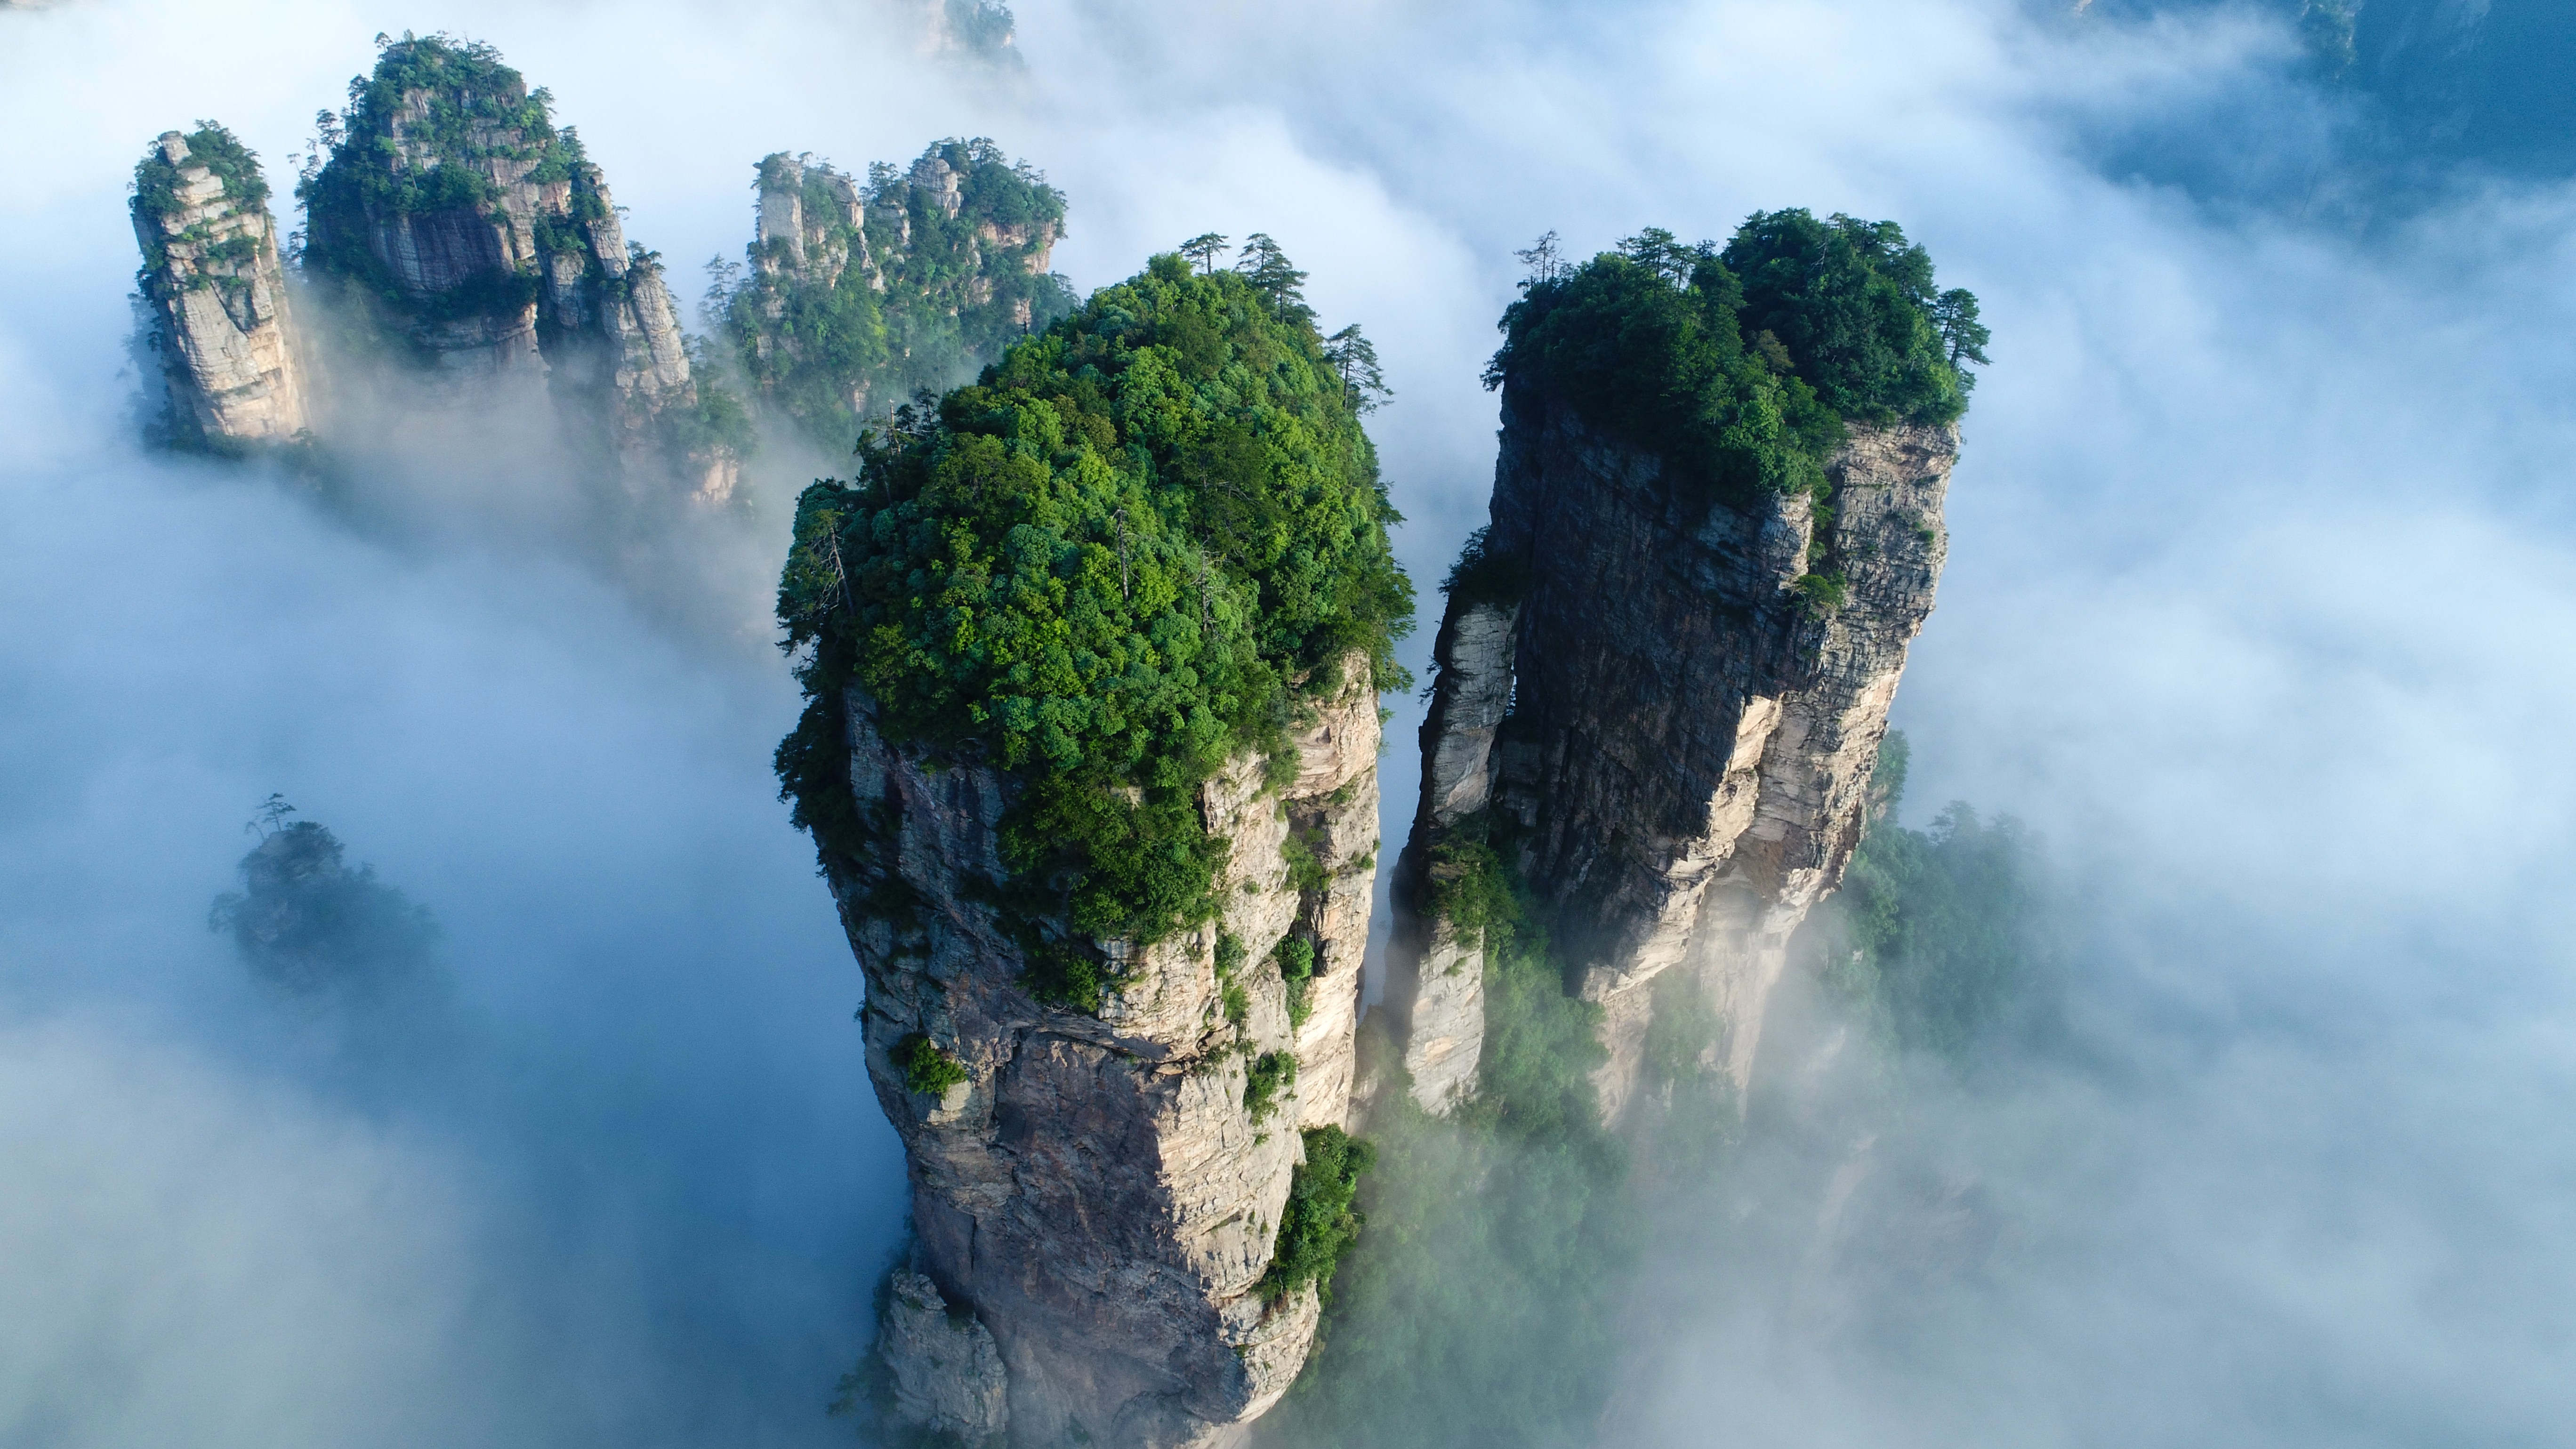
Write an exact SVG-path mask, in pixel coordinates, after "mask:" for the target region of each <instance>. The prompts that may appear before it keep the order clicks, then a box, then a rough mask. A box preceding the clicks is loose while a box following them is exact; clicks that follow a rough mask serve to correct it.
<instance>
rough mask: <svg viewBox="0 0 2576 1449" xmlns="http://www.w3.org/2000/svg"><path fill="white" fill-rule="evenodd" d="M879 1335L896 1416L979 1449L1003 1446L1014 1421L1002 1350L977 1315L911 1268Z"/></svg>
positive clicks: (891, 1293)
mask: <svg viewBox="0 0 2576 1449" xmlns="http://www.w3.org/2000/svg"><path fill="white" fill-rule="evenodd" d="M877 1333H878V1342H877V1353H878V1356H879V1357H881V1358H883V1359H884V1360H885V1364H886V1369H887V1371H888V1375H889V1376H890V1377H891V1378H892V1379H893V1381H894V1382H893V1389H894V1413H895V1417H896V1418H897V1419H899V1420H901V1421H902V1422H903V1423H906V1424H909V1425H911V1426H913V1427H914V1428H917V1429H923V1430H927V1431H929V1432H930V1433H933V1434H949V1435H954V1436H955V1437H956V1438H958V1439H960V1440H962V1441H964V1442H965V1443H967V1444H969V1445H974V1446H977V1449H981V1446H983V1445H985V1444H988V1443H993V1444H998V1443H1000V1442H1002V1437H1001V1436H1002V1435H1004V1434H1005V1433H1006V1432H1008V1430H1009V1428H1010V1424H1011V1406H1010V1396H1009V1392H1008V1383H1007V1380H1006V1379H1005V1378H1004V1376H1003V1373H1002V1352H1001V1350H1000V1349H999V1348H997V1347H995V1346H994V1343H993V1334H992V1331H991V1330H990V1329H987V1328H986V1327H985V1326H984V1325H983V1324H982V1323H981V1322H978V1321H977V1320H976V1318H975V1315H974V1314H972V1313H968V1312H960V1311H957V1310H955V1309H952V1308H951V1307H950V1306H949V1303H948V1300H947V1299H946V1298H945V1297H943V1296H941V1294H940V1292H939V1285H938V1284H936V1283H934V1282H932V1281H930V1280H929V1279H928V1278H925V1277H923V1276H922V1275H921V1274H919V1273H915V1272H911V1271H909V1270H906V1271H903V1272H899V1273H896V1274H895V1275H894V1278H893V1281H892V1282H890V1283H888V1284H887V1285H886V1306H885V1314H884V1316H883V1317H882V1318H881V1319H880V1320H879V1321H878V1324H877Z"/></svg>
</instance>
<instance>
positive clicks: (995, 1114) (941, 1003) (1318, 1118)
mask: <svg viewBox="0 0 2576 1449" xmlns="http://www.w3.org/2000/svg"><path fill="white" fill-rule="evenodd" d="M847 704H848V708H849V718H850V748H851V780H852V785H853V788H854V790H855V792H856V794H857V797H858V799H859V801H860V804H861V808H862V809H863V810H865V811H868V812H870V813H871V814H872V815H873V817H874V818H875V819H876V820H878V821H879V822H881V829H882V831H883V832H884V833H883V834H882V835H881V836H880V844H879V846H878V847H877V856H876V858H875V859H873V860H871V861H866V862H857V861H848V862H841V863H839V864H836V865H835V867H834V869H833V871H832V885H833V890H834V894H835V896H836V898H837V899H838V900H839V901H840V903H841V910H842V918H843V921H844V923H845V924H846V926H847V927H848V930H849V935H850V940H851V944H852V947H853V949H854V950H855V951H856V953H857V955H858V958H859V961H860V963H861V965H862V967H863V968H864V969H865V971H866V974H867V981H868V1003H867V1008H866V1011H865V1014H864V1015H865V1021H866V1032H867V1041H868V1060H869V1068H870V1074H871V1076H872V1078H873V1079H874V1081H875V1083H876V1088H877V1094H878V1097H879V1099H880V1100H881V1101H882V1102H883V1103H884V1105H885V1109H886V1113H887V1116H888V1117H889V1118H890V1119H891V1120H892V1121H893V1122H894V1124H895V1127H896V1130H897V1131H898V1132H899V1133H900V1134H901V1135H902V1137H903V1139H904V1144H905V1147H906V1149H907V1152H908V1154H909V1157H910V1162H911V1172H912V1180H913V1218H914V1225H915V1229H916V1231H917V1233H918V1235H919V1244H920V1254H921V1261H922V1265H923V1271H925V1272H926V1273H927V1274H928V1275H929V1276H931V1277H933V1278H935V1279H936V1280H937V1281H938V1283H939V1284H941V1285H942V1287H943V1289H944V1291H946V1292H947V1293H948V1295H949V1299H950V1301H951V1302H954V1303H961V1304H966V1305H971V1307H972V1309H973V1312H974V1313H975V1315H976V1317H977V1318H978V1319H979V1320H980V1321H981V1322H982V1323H983V1324H985V1325H986V1326H987V1327H989V1328H990V1329H991V1331H992V1333H993V1336H994V1338H995V1340H996V1342H997V1344H998V1347H999V1350H1000V1354H1001V1359H1002V1362H1003V1364H1004V1365H1005V1366H1006V1368H1007V1371H1008V1379H1009V1403H1010V1419H1011V1424H1012V1433H1013V1436H1014V1441H1015V1442H1016V1443H1019V1444H1022V1445H1027V1446H1038V1449H1051V1446H1056V1445H1070V1444H1074V1443H1080V1442H1091V1443H1096V1444H1102V1445H1121V1446H1129V1445H1132V1446H1177V1445H1212V1444H1220V1443H1227V1442H1231V1441H1232V1438H1233V1436H1234V1435H1235V1434H1236V1433H1237V1432H1238V1428H1239V1426H1240V1425H1241V1424H1243V1423H1245V1422H1246V1421H1248V1420H1250V1419H1252V1418H1253V1417H1255V1416H1257V1415H1259V1414H1260V1413H1262V1412H1263V1411H1265V1410H1266V1409H1268V1408H1269V1407H1270V1406H1271V1405H1272V1404H1274V1403H1276V1402H1277V1401H1278V1398H1279V1396H1280V1395H1281V1394H1282V1393H1284V1392H1286V1390H1287V1388H1288V1386H1289V1384H1290V1383H1291V1382H1292V1381H1293V1380H1294V1378H1295V1377H1296V1374H1297V1371H1298V1369H1299V1368H1300V1367H1301V1366H1302V1365H1303V1363H1304V1361H1305V1356H1306V1351H1307V1348H1308V1347H1309V1345H1310V1344H1311V1343H1312V1341H1313V1337H1314V1328H1315V1324H1316V1321H1317V1318H1318V1313H1319V1305H1318V1301H1317V1296H1316V1293H1315V1291H1314V1290H1313V1289H1312V1288H1307V1289H1304V1290H1301V1291H1299V1292H1296V1293H1293V1294H1290V1295H1287V1296H1286V1297H1285V1298H1284V1299H1283V1300H1280V1301H1277V1302H1272V1301H1269V1300H1267V1299H1266V1298H1265V1297H1264V1296H1263V1295H1262V1294H1261V1293H1260V1292H1259V1291H1258V1289H1257V1288H1256V1286H1255V1285H1256V1284H1257V1283H1258V1282H1259V1280H1260V1278H1261V1276H1262V1274H1263V1273H1264V1272H1265V1271H1266V1270H1267V1268H1268V1266H1269V1262H1270V1255H1271V1250H1272V1247H1273V1244H1274V1241H1275V1238H1276V1234H1277V1230H1278V1223H1279V1216H1280V1211H1281V1208H1282V1206H1283V1204H1284V1203H1285V1202H1286V1200H1287V1194H1288V1186H1289V1178H1290V1175H1291V1172H1292V1171H1293V1169H1294V1168H1295V1166H1296V1163H1297V1161H1298V1157H1299V1154H1300V1152H1301V1150H1302V1147H1301V1142H1300V1138H1299V1135H1298V1128H1299V1127H1301V1126H1313V1125H1320V1124H1322V1123H1326V1122H1340V1121H1341V1120H1342V1119H1343V1117H1344V1116H1345V1114H1346V1113H1347V1112H1348V1110H1349V1102H1350V1087H1351V1073H1352V1050H1353V1042H1352V1031H1353V1025H1354V1023H1355V1021H1356V1017H1357V1012H1358V999H1359V986H1360V958H1361V955H1362V953H1363V951H1364V950H1365V947H1366V944H1367V930H1368V915H1369V892H1370V890H1371V882H1372V876H1373V871H1372V870H1371V869H1370V868H1369V867H1370V866H1371V864H1372V863H1373V859H1374V852H1375V850H1376V846H1377V839H1376V815H1377V790H1376V756H1377V736H1378V719H1377V709H1376V696H1375V694H1374V692H1373V691H1372V690H1371V688H1370V682H1369V678H1368V669H1367V665H1366V662H1365V660H1364V659H1363V658H1356V657H1355V658H1354V659H1353V661H1351V664H1350V666H1349V679H1348V684H1347V686H1346V688H1345V690H1344V691H1343V692H1342V694H1341V695H1340V696H1339V697H1338V698H1336V699H1334V700H1333V701H1332V702H1331V703H1330V704H1329V705H1328V706H1327V707H1325V708H1323V709H1322V710H1320V711H1319V712H1318V713H1317V715H1316V717H1315V718H1314V719H1312V720H1311V721H1309V722H1308V724H1307V725H1306V727H1305V728H1304V729H1303V731H1302V732H1301V733H1300V734H1299V735H1298V736H1297V738H1296V744H1297V747H1298V752H1299V770H1298V774H1297V778H1296V781H1295V782H1294V783H1293V784H1292V785H1290V786H1288V787H1287V788H1286V790H1285V791H1265V789H1264V787H1263V784H1262V769H1261V762H1260V760H1259V759H1257V758H1246V759H1244V760H1241V761H1238V762H1237V764H1236V766H1235V767H1234V768H1233V769H1231V770H1229V771H1227V772H1226V773H1224V774H1222V775H1220V776H1219V777H1217V778H1215V779H1212V780H1210V781H1208V782H1207V783H1206V785H1205V786H1204V787H1203V788H1202V790H1201V794H1200V805H1201V809H1202V810H1203V811H1204V813H1205V818H1206V820H1207V823H1208V826H1209V828H1210V829H1211V831H1213V832H1215V833H1216V834H1218V835H1220V836H1222V837H1224V838H1226V839H1227V840H1228V841H1229V842H1230V844H1231V853H1230V857H1229V859H1228V862H1227V865H1226V867H1225V870H1224V873H1223V875H1222V878H1221V879H1220V880H1219V882H1218V887H1219V890H1220V891H1221V893H1222V894H1221V897H1220V898H1221V900H1222V901H1223V903H1224V904H1223V916H1222V919H1221V920H1220V921H1218V922H1216V923H1214V924H1211V925H1210V926H1208V927H1205V928H1201V929H1197V930H1192V931H1187V932H1182V933H1177V934H1175V935H1174V936H1172V937H1169V938H1167V939H1164V940H1161V941H1157V942H1155V943H1153V944H1151V945H1148V946H1143V947H1135V946H1131V945H1129V944H1127V943H1121V942H1115V941H1105V942H1093V943H1089V945H1090V946H1091V947H1092V948H1094V949H1096V951H1097V952H1098V954H1099V956H1100V957H1101V958H1102V959H1104V960H1106V961H1109V962H1112V963H1115V969H1116V976H1115V984H1114V987H1113V989H1112V990H1111V992H1110V995H1109V998H1108V1000H1107V1001H1106V1003H1105V1004H1104V1005H1103V1007H1102V1009H1101V1010H1100V1012H1099V1013H1098V1014H1097V1015H1096V1016H1094V1015H1089V1014H1085V1013H1082V1012H1078V1011H1071V1010H1065V1009H1061V1008H1055V1007H1049V1006H1045V1005H1042V1004H1040V1003H1039V1002H1037V1001H1035V1000H1033V999H1032V998H1031V997H1030V995H1029V994H1028V993H1027V991H1026V990H1024V989H1023V984H1022V979H1021V976H1022V970H1023V965H1024V961H1023V957H1022V953H1021V950H1020V947H1019V946H1018V945H1017V944H1015V943H1014V941H1013V940H1012V938H1011V937H1010V935H1009V934H1008V933H1007V932H1006V931H1005V930H1004V928H1003V925H1002V923H1001V921H1000V919H999V917H998V915H997V913H996V911H995V910H994V908H993V907H992V906H991V905H989V904H987V903H986V901H987V900H989V893H988V891H987V889H986V883H987V882H989V881H992V880H996V879H999V878H1001V877H1002V874H1003V867H1002V862H1001V860H1000V857H999V854H998V830H999V826H1000V822H1001V820H1002V816H1003V813H1004V811H1005V809H1006V808H1007V804H1008V791H1009V788H1010V787H1009V784H1008V782H1007V780H1005V779H1004V778H1003V777H1001V776H998V775H996V774H994V773H993V772H991V771H989V770H985V769H981V768H975V767H949V768H932V767H931V765H930V764H929V763H928V762H926V761H924V760H921V759H918V758H915V757H914V756H913V755H911V754H909V753H908V752H906V751H903V750H900V749H895V748H891V747H889V746H888V745H887V744H886V743H885V742H884V740H883V739H882V738H881V737H880V736H879V734H878V733H877V731H876V729H875V727H874V726H873V724H872V722H871V717H872V716H871V710H870V706H869V703H868V701H867V699H866V697H865V696H864V695H863V694H859V693H855V692H854V693H852V694H851V695H850V696H849V697H848V700H847ZM1292 832H1293V833H1294V836H1295V838H1296V840H1297V841H1299V842H1300V843H1302V844H1303V846H1304V847H1305V848H1306V849H1307V850H1310V851H1311V852H1312V853H1313V855H1314V857H1315V859H1316V861H1317V862H1318V864H1320V865H1321V866H1322V868H1323V871H1324V876H1325V879H1324V881H1323V883H1321V884H1317V883H1315V882H1314V881H1313V879H1312V878H1311V877H1309V878H1308V880H1307V881H1306V882H1305V883H1304V885H1303V886H1302V887H1301V884H1300V882H1299V881H1298V880H1297V879H1296V877H1295V873H1294V872H1293V871H1292V869H1291V865H1290V859H1289V857H1290V853H1291V852H1290V851H1289V849H1288V842H1289V840H1290V837H1291V834H1292ZM1292 930H1293V931H1296V932H1299V933H1301V934H1303V935H1304V936H1306V937H1307V938H1309V939H1310V940H1312V941H1313V942H1314V943H1315V945H1316V954H1317V958H1318V961H1317V968H1316V973H1315V976H1314V978H1313V980H1312V983H1311V985H1310V986H1309V988H1308V990H1309V993H1310V995H1309V997H1308V1000H1309V1002H1310V1003H1311V1005H1312V1008H1313V1009H1312V1014H1311V1015H1310V1016H1309V1017H1308V1018H1307V1020H1306V1022H1305V1023H1304V1026H1303V1029H1302V1030H1298V1029H1293V1028H1292V1027H1291V1024H1290V1020H1289V1010H1288V995H1287V993H1288V987H1287V985H1286V983H1285V982H1283V981H1282V979H1281V977H1280V973H1279V971H1278V969H1277V968H1276V967H1275V966H1274V965H1272V964H1271V952H1272V950H1273V948H1274V947H1276V946H1277V944H1278V943H1279V941H1280V940H1281V938H1282V937H1284V936H1285V935H1287V934H1288V933H1289V932H1290V931H1292ZM1220 931H1222V932H1225V933H1229V934H1232V935H1233V936H1235V937H1236V938H1237V939H1239V940H1240V941H1241V942H1242V943H1243V945H1244V946H1245V948H1246V959H1245V962H1244V964H1243V966H1242V967H1241V968H1240V971H1239V974H1238V977H1237V979H1238V980H1239V981H1240V983H1241V984H1242V985H1243V986H1244V987H1245V988H1246V990H1247V993H1248V996H1249V1001H1250V1011H1249V1016H1248V1019H1247V1020H1246V1021H1245V1023H1244V1024H1243V1025H1242V1027H1241V1028H1239V1029H1238V1028H1237V1027H1236V1026H1235V1025H1233V1024H1232V1023H1229V1022H1228V1021H1227V1020H1226V1018H1225V1013H1224V1007H1223V1002H1222V985H1221V983H1220V982H1219V980H1218V978H1217V975H1216V971H1215V968H1214V964H1213V963H1214V958H1215V952H1216V946H1217V941H1218V936H1219V933H1220ZM914 1032H920V1033H923V1034H925V1035H927V1036H928V1037H929V1038H930V1040H931V1041H932V1042H933V1043H935V1044H936V1045H937V1046H938V1047H939V1048H940V1049H941V1050H943V1051H946V1052H948V1053H950V1054H951V1055H953V1056H954V1057H955V1058H957V1059H958V1060H959V1061H961V1062H962V1063H963V1064H964V1065H965V1067H966V1070H967V1072H968V1079H967V1081H966V1082H965V1083H964V1084H962V1085H960V1086H959V1087H957V1088H956V1089H954V1090H952V1091H951V1092H949V1093H948V1094H947V1095H945V1096H944V1097H941V1098H938V1099H932V1098H930V1097H926V1096H922V1095H918V1094H915V1093H913V1092H912V1091H910V1090H909V1088H908V1087H907V1085H906V1081H905V1077H904V1074H903V1072H902V1071H901V1070H900V1069H898V1068H896V1067H895V1066H894V1065H893V1064H892V1062H891V1061H890V1059H889V1057H888V1053H889V1051H891V1050H892V1049H893V1048H894V1047H895V1046H896V1045H897V1044H898V1043H900V1042H902V1041H903V1040H904V1039H905V1038H906V1037H908V1036H910V1035H911V1034H912V1033H914ZM1274 1051H1289V1052H1292V1053H1293V1054H1294V1056H1295V1060H1296V1063H1297V1073H1296V1085H1295V1089H1294V1092H1293V1093H1292V1094H1290V1095H1288V1096H1287V1097H1285V1098H1284V1099H1283V1101H1282V1102H1281V1104H1280V1105H1279V1107H1278V1108H1277V1109H1276V1110H1275V1111H1274V1112H1273V1113H1272V1114H1271V1115H1270V1116H1269V1117H1268V1118H1267V1119H1266V1120H1262V1121H1255V1120H1253V1118H1252V1116H1251V1114H1250V1112H1249V1111H1248V1110H1247V1108H1246V1106H1245V1103H1244V1095H1245V1084H1246V1079H1247V1071H1248V1066H1249V1063H1250V1061H1251V1060H1252V1059H1253V1058H1254V1057H1255V1056H1257V1055H1259V1054H1261V1053H1265V1052H1274ZM1085 1436H1087V1439H1086V1437H1085Z"/></svg>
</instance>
